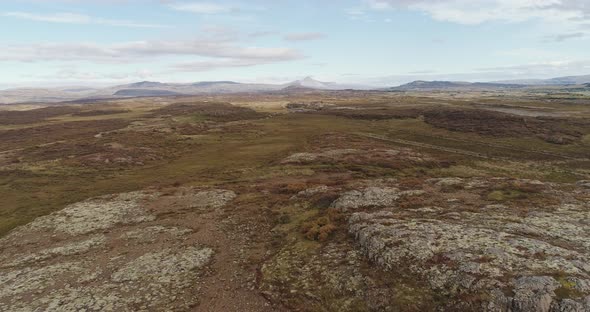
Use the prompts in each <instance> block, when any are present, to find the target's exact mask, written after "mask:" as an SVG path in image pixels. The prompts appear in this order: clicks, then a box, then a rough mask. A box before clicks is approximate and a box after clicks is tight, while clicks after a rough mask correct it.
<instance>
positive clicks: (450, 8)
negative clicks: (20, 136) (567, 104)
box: [0, 0, 590, 88]
mask: <svg viewBox="0 0 590 312" xmlns="http://www.w3.org/2000/svg"><path fill="white" fill-rule="evenodd" d="M0 29H2V32H1V35H0V88H9V87H22V86H27V87H49V86H63V85H68V86H73V85H87V86H99V85H115V84H122V83H128V82H134V81H144V80H149V81H162V82H196V81H214V80H232V81H239V82H257V83H284V82H288V81H292V80H296V79H301V78H302V77H306V76H311V77H313V78H315V79H318V80H322V81H333V82H341V83H355V84H363V85H374V86H392V85H399V84H401V83H405V82H409V81H413V80H454V81H460V80H461V81H495V80H508V79H524V78H550V77H558V76H568V75H587V74H590V52H589V51H590V1H588V0H316V1H312V0H298V1H291V0H272V1H271V0H248V1H241V0H235V1H233V0H228V1H208V2H207V1H191V0H186V1H180V0H178V1H177V0H85V1H84V0H20V1H19V0H15V1H3V0H0Z"/></svg>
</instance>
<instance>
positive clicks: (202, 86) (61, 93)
mask: <svg viewBox="0 0 590 312" xmlns="http://www.w3.org/2000/svg"><path fill="white" fill-rule="evenodd" d="M571 85H574V86H578V87H582V88H590V75H586V76H568V77H557V78H551V79H529V80H506V81H495V82H463V81H421V80H419V81H413V82H410V83H407V84H404V85H401V86H397V87H390V88H372V87H369V86H364V85H360V84H339V83H334V82H323V81H319V80H315V79H313V78H311V77H306V78H304V79H301V80H296V81H293V82H290V83H286V84H257V83H239V82H234V81H201V82H195V83H163V82H156V81H141V82H135V83H130V84H124V85H118V86H113V87H107V88H90V87H62V88H51V89H49V88H19V89H7V90H0V104H12V103H40V102H48V103H51V102H53V103H55V102H63V101H75V100H93V99H109V98H125V97H147V96H175V95H176V96H179V95H199V94H231V93H258V92H301V91H313V90H344V89H356V90H382V91H399V92H404V91H432V90H457V91H459V90H466V91H470V90H497V89H525V88H534V87H547V86H558V87H564V86H571Z"/></svg>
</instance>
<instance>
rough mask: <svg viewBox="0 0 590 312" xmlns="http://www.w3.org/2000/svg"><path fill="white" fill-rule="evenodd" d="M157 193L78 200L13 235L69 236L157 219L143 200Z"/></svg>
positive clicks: (12, 234)
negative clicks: (145, 206)
mask: <svg viewBox="0 0 590 312" xmlns="http://www.w3.org/2000/svg"><path fill="white" fill-rule="evenodd" d="M153 196H155V194H148V193H145V192H132V193H123V194H117V195H108V196H102V197H98V198H93V199H89V200H86V201H83V202H79V203H75V204H72V205H70V206H67V207H65V208H64V209H62V210H60V211H58V212H55V213H52V214H50V215H48V216H44V217H39V218H37V219H35V220H34V221H33V222H31V223H29V224H27V225H25V226H24V227H21V228H20V229H18V230H17V231H15V232H14V233H11V235H10V236H9V238H8V239H10V237H16V236H22V235H23V234H24V233H23V232H35V231H42V230H43V231H54V232H59V233H63V234H68V235H82V234H87V233H91V232H95V231H99V230H106V229H109V228H112V227H114V226H115V225H118V224H133V223H140V222H145V221H152V220H154V219H155V217H154V216H153V215H150V214H149V213H148V212H147V211H146V210H145V209H143V208H142V201H144V200H146V199H148V198H149V197H153Z"/></svg>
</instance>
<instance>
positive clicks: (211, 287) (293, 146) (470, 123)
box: [0, 93, 590, 312]
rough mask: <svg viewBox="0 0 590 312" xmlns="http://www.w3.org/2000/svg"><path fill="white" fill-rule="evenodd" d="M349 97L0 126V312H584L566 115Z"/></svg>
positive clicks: (579, 191)
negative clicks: (493, 110) (544, 114)
mask: <svg viewBox="0 0 590 312" xmlns="http://www.w3.org/2000/svg"><path fill="white" fill-rule="evenodd" d="M351 94H353V93H347V94H346V95H341V97H337V96H336V93H334V94H330V95H329V96H326V97H320V98H316V97H318V95H317V94H316V95H313V96H307V95H306V96H304V97H301V98H294V99H291V98H289V96H287V97H286V98H285V97H283V95H274V96H269V97H253V98H249V97H248V98H237V99H235V98H232V99H231V100H232V101H234V102H235V103H239V105H237V104H230V103H228V102H226V100H227V98H203V99H199V100H195V99H194V98H178V99H174V100H171V101H166V102H160V101H161V99H138V100H126V101H121V102H119V101H114V102H105V103H95V104H87V105H88V106H85V105H73V106H63V107H62V106H56V107H45V108H38V109H34V110H25V111H5V112H2V113H1V114H0V122H1V124H0V138H2V140H0V148H1V151H0V173H1V174H0V231H1V232H0V235H1V236H0V311H162V310H166V311H490V312H492V311H494V312H495V311H498V312H500V311H501V312H525V311H545V312H566V311H567V312H569V311H575V312H584V311H590V234H589V233H590V159H589V158H588V155H589V154H588V151H589V150H590V128H589V127H588V123H587V122H586V121H585V120H586V118H585V117H584V118H583V117H581V116H580V115H581V114H582V115H583V114H584V112H585V111H584V110H583V107H580V106H577V104H575V103H569V104H568V105H565V106H560V105H561V104H559V105H554V106H551V107H547V106H548V105H549V104H547V103H548V102H545V101H543V102H541V103H538V102H532V103H528V102H527V103H525V104H526V105H525V104H522V103H521V106H519V107H520V108H518V109H525V110H533V109H536V110H547V111H548V110H551V111H555V112H556V116H559V117H555V118H553V117H551V118H549V117H547V118H545V117H540V116H536V117H535V116H532V115H531V116H529V115H527V116H524V117H523V116H520V115H515V114H510V113H496V112H490V111H489V110H486V109H483V108H481V107H480V106H482V105H480V106H477V107H475V108H474V107H471V106H469V105H470V104H464V103H456V102H453V104H448V103H446V104H440V103H434V104H433V103H432V102H433V101H436V99H423V98H419V99H416V98H409V97H406V96H400V95H395V94H394V95H392V94H389V93H379V94H377V95H374V96H375V98H371V99H372V101H371V102H369V103H364V102H360V103H357V102H358V101H361V100H360V99H361V98H364V97H368V95H363V96H362V97H360V98H354V97H353V98H351V97H350V96H351ZM412 101H415V103H414V102H412ZM445 101H446V100H445ZM408 103H410V104H411V105H410V104H408ZM412 103H414V104H412ZM416 103H417V104H416ZM478 105H479V104H478ZM500 105H505V106H507V105H509V104H508V103H504V102H501V103H496V104H494V103H487V104H486V107H488V106H489V107H500ZM510 105H512V104H510ZM535 105H537V106H535ZM466 106H467V107H466ZM502 107H504V106H502ZM510 107H512V106H510ZM523 107H524V108H523ZM531 107H532V108H531ZM564 107H565V108H564ZM583 116H586V115H583Z"/></svg>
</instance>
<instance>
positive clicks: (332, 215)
mask: <svg viewBox="0 0 590 312" xmlns="http://www.w3.org/2000/svg"><path fill="white" fill-rule="evenodd" d="M343 218H344V216H342V214H340V213H339V212H338V211H337V210H336V209H328V211H327V212H326V214H325V215H323V216H320V217H317V218H316V219H314V220H310V221H307V222H304V223H303V224H302V225H301V233H302V234H303V236H304V237H305V238H307V239H309V240H314V241H322V242H323V241H326V240H327V239H328V238H329V237H330V235H331V234H332V233H334V232H335V231H336V230H337V229H338V226H337V224H338V223H339V222H340V221H341V220H342V219H343Z"/></svg>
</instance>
